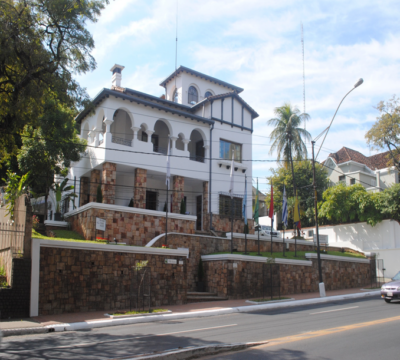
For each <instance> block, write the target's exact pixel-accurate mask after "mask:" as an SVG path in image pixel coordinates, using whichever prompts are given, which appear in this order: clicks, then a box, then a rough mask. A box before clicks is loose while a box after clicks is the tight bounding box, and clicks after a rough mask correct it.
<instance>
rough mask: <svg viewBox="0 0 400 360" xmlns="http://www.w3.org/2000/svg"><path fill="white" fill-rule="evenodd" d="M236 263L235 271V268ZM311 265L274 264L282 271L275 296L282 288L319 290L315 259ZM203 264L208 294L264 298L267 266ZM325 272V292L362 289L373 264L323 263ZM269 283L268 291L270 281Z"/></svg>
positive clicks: (284, 290)
mask: <svg viewBox="0 0 400 360" xmlns="http://www.w3.org/2000/svg"><path fill="white" fill-rule="evenodd" d="M234 263H235V264H236V266H237V267H236V268H234V267H233V264H234ZM312 263H313V264H312V266H303V265H283V264H274V265H273V268H279V270H278V272H277V273H279V280H278V281H274V282H273V284H274V285H277V286H278V287H279V286H280V287H279V288H274V292H273V295H274V296H278V294H279V291H278V290H279V289H280V295H289V294H299V293H307V292H317V291H319V290H318V263H317V260H316V259H313V260H312ZM203 264H204V273H205V286H206V291H210V292H215V293H217V294H218V296H224V297H228V298H229V299H243V298H255V297H261V296H262V295H263V289H262V288H263V286H262V284H263V273H262V272H263V267H264V271H265V270H266V274H267V275H266V277H268V273H269V269H268V266H269V265H268V264H263V263H256V262H249V261H232V260H218V261H206V262H204V263H203ZM265 268H267V269H265ZM322 269H323V280H324V283H325V289H326V290H338V289H347V288H355V287H363V286H366V285H369V284H370V279H371V265H370V264H362V263H354V262H345V261H335V260H322ZM275 275H276V273H275ZM264 276H265V275H264ZM279 282H280V284H279ZM266 284H267V285H266V288H267V290H268V289H269V285H268V282H267V283H266ZM264 291H265V290H264ZM267 293H268V291H267Z"/></svg>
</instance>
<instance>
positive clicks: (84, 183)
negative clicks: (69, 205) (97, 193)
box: [79, 176, 89, 206]
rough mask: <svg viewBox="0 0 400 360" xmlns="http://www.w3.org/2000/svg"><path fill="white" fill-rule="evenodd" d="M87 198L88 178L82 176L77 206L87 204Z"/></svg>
mask: <svg viewBox="0 0 400 360" xmlns="http://www.w3.org/2000/svg"><path fill="white" fill-rule="evenodd" d="M88 196H89V178H88V177H86V176H82V177H81V180H80V186H79V206H83V205H85V204H87V203H88Z"/></svg>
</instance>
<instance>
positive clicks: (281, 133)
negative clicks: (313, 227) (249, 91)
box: [267, 103, 311, 236]
mask: <svg viewBox="0 0 400 360" xmlns="http://www.w3.org/2000/svg"><path fill="white" fill-rule="evenodd" d="M274 113H275V115H276V116H277V117H276V118H273V119H269V120H268V121H267V124H268V125H271V126H274V127H275V129H274V130H273V131H272V132H271V135H270V136H271V140H272V141H273V143H272V146H271V149H270V151H269V153H270V154H272V153H273V152H274V151H275V150H276V151H277V153H278V156H277V161H279V160H281V158H283V160H284V161H285V162H284V166H285V167H286V168H287V167H288V165H289V162H290V164H291V167H292V177H293V190H294V194H293V195H294V196H296V181H295V178H294V169H293V155H294V156H295V157H296V159H297V160H301V159H307V147H306V144H305V143H304V140H307V141H311V134H310V133H309V132H308V131H307V130H305V129H302V128H300V127H299V126H300V125H301V123H302V121H304V122H305V121H307V120H308V119H309V118H310V115H308V114H306V113H302V114H300V111H299V109H298V108H297V107H294V108H292V106H291V105H290V103H285V104H283V106H281V107H277V108H275V110H274ZM297 232H298V235H299V236H300V231H299V229H297Z"/></svg>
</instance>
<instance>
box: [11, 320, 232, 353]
mask: <svg viewBox="0 0 400 360" xmlns="http://www.w3.org/2000/svg"><path fill="white" fill-rule="evenodd" d="M230 326H237V324H230V325H221V326H213V327H208V328H201V329H192V330H182V331H175V332H170V333H163V334H154V335H145V336H134V337H130V338H121V339H114V340H104V341H96V342H90V343H81V344H74V345H61V346H53V347H49V348H41V349H26V350H17V351H15V350H10V351H8V352H9V353H21V352H27V351H32V352H33V351H44V350H55V349H66V348H74V347H85V346H92V345H98V344H107V343H114V342H121V341H128V340H129V341H131V340H133V339H143V338H148V337H153V336H166V335H173V334H181V333H189V332H195V331H204V330H212V329H221V328H225V327H230Z"/></svg>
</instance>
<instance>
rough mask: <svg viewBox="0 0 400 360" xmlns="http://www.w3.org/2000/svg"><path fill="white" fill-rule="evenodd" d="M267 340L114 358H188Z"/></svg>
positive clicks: (233, 349)
mask: <svg viewBox="0 0 400 360" xmlns="http://www.w3.org/2000/svg"><path fill="white" fill-rule="evenodd" d="M268 342H269V341H259V342H251V343H233V344H225V345H221V344H211V345H205V346H193V347H189V348H184V349H171V350H166V351H162V352H159V353H156V354H154V353H153V354H140V355H134V356H131V357H124V358H117V359H114V360H142V359H143V360H144V359H162V360H189V359H196V358H199V357H200V356H201V357H203V356H208V355H216V354H221V353H225V352H230V351H240V350H244V349H248V348H251V347H254V346H260V345H265V344H268Z"/></svg>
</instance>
